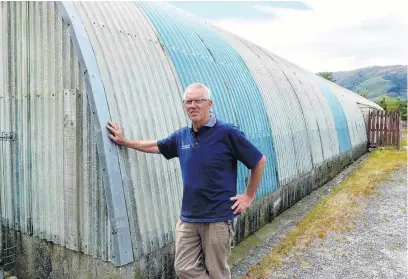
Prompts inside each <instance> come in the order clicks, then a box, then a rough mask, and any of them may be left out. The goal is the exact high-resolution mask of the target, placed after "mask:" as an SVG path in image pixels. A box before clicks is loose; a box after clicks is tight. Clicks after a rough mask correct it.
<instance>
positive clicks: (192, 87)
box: [183, 83, 211, 100]
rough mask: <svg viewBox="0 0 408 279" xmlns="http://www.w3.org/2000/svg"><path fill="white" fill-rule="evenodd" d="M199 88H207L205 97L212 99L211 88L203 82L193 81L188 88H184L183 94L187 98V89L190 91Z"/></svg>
mask: <svg viewBox="0 0 408 279" xmlns="http://www.w3.org/2000/svg"><path fill="white" fill-rule="evenodd" d="M198 88H204V90H205V98H207V99H210V100H211V90H210V89H209V88H208V87H207V86H205V85H204V84H202V83H192V84H190V85H189V86H187V88H186V90H184V95H183V99H185V98H186V94H187V91H189V90H190V89H198Z"/></svg>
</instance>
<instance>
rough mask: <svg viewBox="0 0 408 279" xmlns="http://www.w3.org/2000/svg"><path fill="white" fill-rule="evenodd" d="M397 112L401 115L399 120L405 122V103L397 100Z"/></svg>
mask: <svg viewBox="0 0 408 279" xmlns="http://www.w3.org/2000/svg"><path fill="white" fill-rule="evenodd" d="M398 111H399V112H400V114H401V119H402V120H407V101H404V100H400V99H399V98H398Z"/></svg>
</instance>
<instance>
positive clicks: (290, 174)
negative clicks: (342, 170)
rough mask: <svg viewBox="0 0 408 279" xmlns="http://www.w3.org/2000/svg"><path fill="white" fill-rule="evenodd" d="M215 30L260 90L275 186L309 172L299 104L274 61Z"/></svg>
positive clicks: (242, 41)
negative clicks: (273, 158) (270, 138)
mask: <svg viewBox="0 0 408 279" xmlns="http://www.w3.org/2000/svg"><path fill="white" fill-rule="evenodd" d="M217 31H218V32H219V33H220V34H221V35H222V36H223V37H224V38H225V39H226V40H227V41H228V42H229V43H230V44H231V45H232V46H233V47H234V48H235V50H236V51H237V52H238V53H239V54H240V55H241V57H242V59H243V60H244V61H245V63H246V65H247V67H248V69H249V71H250V73H251V74H252V76H253V78H254V79H255V81H256V84H257V86H258V88H259V89H260V92H261V94H262V97H263V102H264V103H265V106H266V108H267V109H266V112H267V114H268V118H269V124H270V126H271V130H272V136H273V140H274V147H275V150H276V157H277V170H278V177H279V185H280V186H283V185H286V184H287V183H289V182H290V181H292V180H294V179H296V178H298V177H299V176H301V175H303V174H305V173H307V172H309V171H311V169H312V161H311V153H310V143H309V141H308V137H307V132H306V124H305V120H304V117H303V112H302V108H301V106H300V104H299V101H298V99H297V97H296V95H295V93H294V91H293V89H292V87H291V86H290V84H287V83H288V81H287V80H286V79H284V77H283V74H282V72H280V71H279V70H278V69H277V66H276V64H275V62H274V61H273V60H272V59H271V58H270V57H269V56H268V55H267V54H266V53H265V52H264V51H263V50H262V49H261V48H259V47H258V46H256V45H254V44H253V43H251V42H249V41H246V40H244V39H238V38H237V37H235V36H233V35H232V34H230V33H228V32H226V31H224V30H221V29H217Z"/></svg>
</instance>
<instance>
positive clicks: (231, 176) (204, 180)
mask: <svg viewBox="0 0 408 279" xmlns="http://www.w3.org/2000/svg"><path fill="white" fill-rule="evenodd" d="M157 145H158V147H159V150H160V153H161V154H163V156H164V157H166V159H172V158H174V157H179V160H180V166H181V172H182V176H183V184H184V187H183V201H182V206H181V220H183V221H185V222H203V223H205V222H222V221H228V220H232V219H234V217H235V216H236V215H235V214H234V212H233V210H232V209H231V206H232V205H233V203H234V202H235V201H231V199H230V198H231V197H234V196H236V192H237V160H239V161H241V162H242V163H243V164H244V165H245V166H246V167H247V168H249V169H252V168H254V167H255V165H256V164H257V163H258V162H259V160H260V159H261V158H262V153H261V152H260V151H259V150H258V149H257V148H256V147H255V146H254V145H253V144H252V143H251V142H249V140H248V139H247V138H246V137H245V135H244V133H243V132H241V131H240V130H238V129H237V128H236V127H235V126H234V125H233V124H230V123H226V122H224V121H220V120H216V119H215V116H214V115H211V118H210V120H209V121H208V123H207V124H206V125H205V126H203V127H201V128H200V129H199V130H198V133H197V134H196V135H195V133H193V130H192V128H190V127H187V126H186V127H184V128H181V129H180V130H177V131H176V132H174V133H173V134H172V135H170V136H169V137H168V138H165V139H162V140H159V141H158V142H157Z"/></svg>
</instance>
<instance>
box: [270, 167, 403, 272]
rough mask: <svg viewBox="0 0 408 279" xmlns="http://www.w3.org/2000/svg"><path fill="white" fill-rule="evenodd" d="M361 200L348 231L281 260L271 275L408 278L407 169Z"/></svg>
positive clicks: (332, 235) (396, 173)
mask: <svg viewBox="0 0 408 279" xmlns="http://www.w3.org/2000/svg"><path fill="white" fill-rule="evenodd" d="M361 205H362V208H363V210H362V211H361V212H360V213H358V215H357V217H356V226H355V228H354V229H353V230H352V231H350V232H348V233H346V234H336V233H332V234H329V235H328V236H327V238H325V239H324V240H323V241H322V242H320V243H318V242H315V243H313V244H312V245H311V246H310V247H308V248H307V249H304V250H302V251H301V252H299V253H298V254H297V255H296V256H291V257H289V258H287V259H285V261H284V264H283V265H282V266H281V268H279V269H278V270H276V271H275V272H274V273H273V274H272V276H271V277H270V278H398V279H400V278H407V175H406V169H404V170H400V171H398V172H395V173H393V174H392V176H391V179H390V180H389V181H388V182H387V183H385V184H384V185H382V186H381V187H380V188H379V189H378V193H377V194H375V195H373V196H370V197H368V198H364V199H362V200H361Z"/></svg>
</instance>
